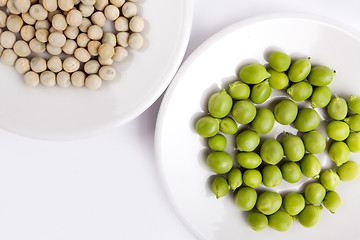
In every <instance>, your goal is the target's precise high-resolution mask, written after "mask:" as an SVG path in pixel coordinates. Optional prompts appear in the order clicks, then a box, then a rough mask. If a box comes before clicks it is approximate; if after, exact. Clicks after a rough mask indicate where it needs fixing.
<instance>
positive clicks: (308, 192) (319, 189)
mask: <svg viewBox="0 0 360 240" xmlns="http://www.w3.org/2000/svg"><path fill="white" fill-rule="evenodd" d="M325 194H326V190H325V188H324V186H323V185H321V184H320V183H310V184H308V185H306V187H305V192H304V195H305V199H306V200H307V201H308V202H309V203H311V204H319V203H321V202H322V200H323V199H324V197H325Z"/></svg>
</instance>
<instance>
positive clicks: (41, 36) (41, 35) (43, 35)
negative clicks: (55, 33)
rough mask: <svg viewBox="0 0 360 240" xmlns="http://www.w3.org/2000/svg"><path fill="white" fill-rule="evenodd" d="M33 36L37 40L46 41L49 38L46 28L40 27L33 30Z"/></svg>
mask: <svg viewBox="0 0 360 240" xmlns="http://www.w3.org/2000/svg"><path fill="white" fill-rule="evenodd" d="M35 37H36V39H37V40H39V42H43V43H46V42H47V41H48V38H49V31H48V30H47V29H44V28H41V29H39V30H37V31H36V32H35Z"/></svg>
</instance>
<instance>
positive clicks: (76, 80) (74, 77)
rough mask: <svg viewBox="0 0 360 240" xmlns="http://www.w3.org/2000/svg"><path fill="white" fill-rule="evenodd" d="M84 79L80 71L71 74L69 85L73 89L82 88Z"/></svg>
mask: <svg viewBox="0 0 360 240" xmlns="http://www.w3.org/2000/svg"><path fill="white" fill-rule="evenodd" d="M85 78H86V75H85V73H84V72H82V71H76V72H74V73H73V74H71V83H72V85H74V86H75V87H82V86H84V85H85Z"/></svg>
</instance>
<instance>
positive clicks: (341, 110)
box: [327, 95, 348, 120]
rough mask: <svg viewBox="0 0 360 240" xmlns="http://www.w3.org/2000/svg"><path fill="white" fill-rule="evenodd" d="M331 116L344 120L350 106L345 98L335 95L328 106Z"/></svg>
mask: <svg viewBox="0 0 360 240" xmlns="http://www.w3.org/2000/svg"><path fill="white" fill-rule="evenodd" d="M327 112H328V114H329V116H330V117H331V118H332V119H334V120H343V119H344V118H345V117H346V115H347V114H348V106H347V103H346V101H345V99H343V98H340V97H338V96H337V95H335V97H334V98H333V99H331V101H330V103H329V105H328V106H327Z"/></svg>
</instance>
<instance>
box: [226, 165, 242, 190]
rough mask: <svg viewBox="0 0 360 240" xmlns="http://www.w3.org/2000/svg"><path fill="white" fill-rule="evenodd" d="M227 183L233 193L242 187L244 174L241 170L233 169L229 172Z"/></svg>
mask: <svg viewBox="0 0 360 240" xmlns="http://www.w3.org/2000/svg"><path fill="white" fill-rule="evenodd" d="M227 181H228V184H229V186H230V188H231V190H232V191H233V192H234V191H235V190H236V189H237V188H238V187H240V186H241V184H242V183H243V180H242V174H241V171H240V169H238V168H233V169H231V170H230V172H228V174H227Z"/></svg>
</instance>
